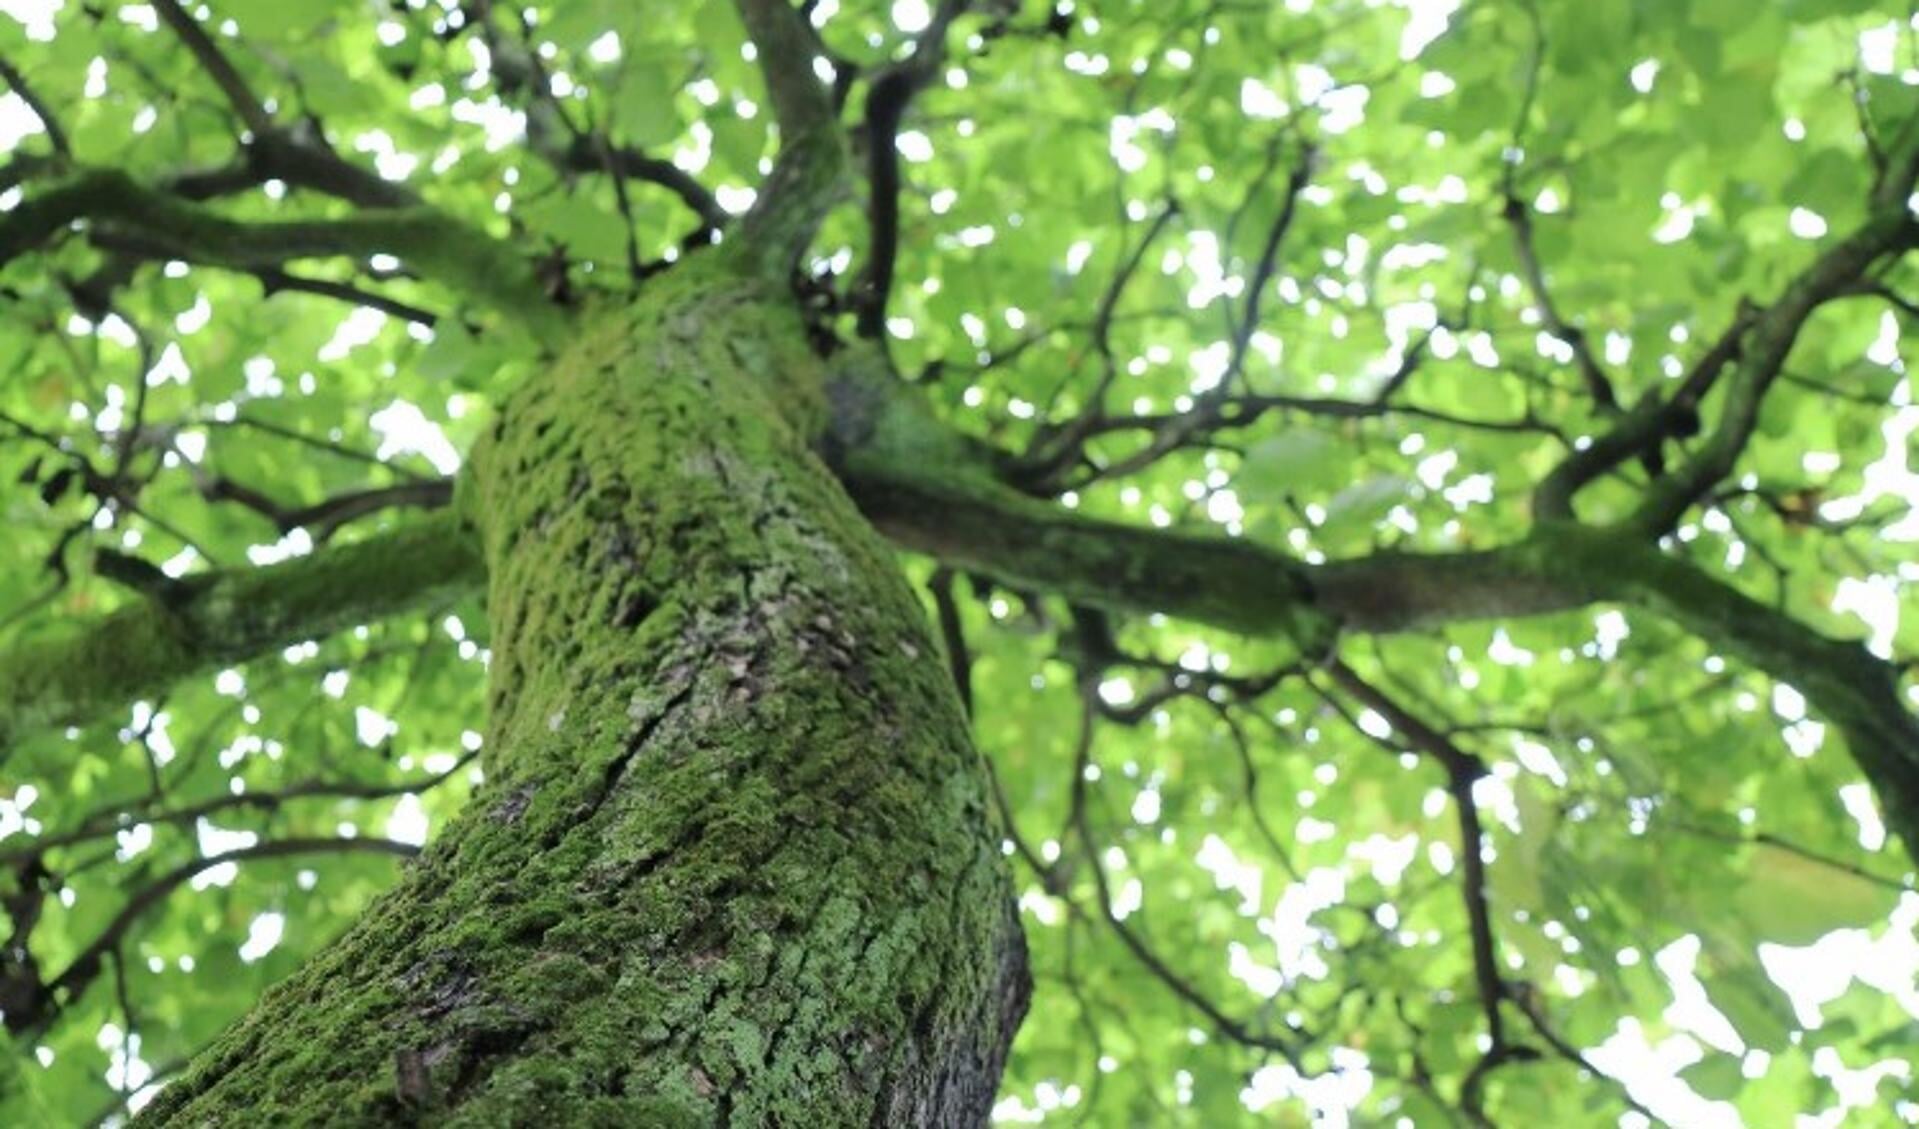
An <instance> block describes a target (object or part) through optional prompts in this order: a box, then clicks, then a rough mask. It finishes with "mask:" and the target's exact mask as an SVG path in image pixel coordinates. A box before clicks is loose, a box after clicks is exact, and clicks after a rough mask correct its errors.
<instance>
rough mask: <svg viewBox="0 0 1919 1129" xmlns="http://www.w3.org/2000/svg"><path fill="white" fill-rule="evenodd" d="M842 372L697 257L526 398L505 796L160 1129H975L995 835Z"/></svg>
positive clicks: (488, 539) (472, 489)
mask: <svg viewBox="0 0 1919 1129" xmlns="http://www.w3.org/2000/svg"><path fill="white" fill-rule="evenodd" d="M722 261H723V260H715V262H716V263H718V262H722ZM820 383H821V382H820V375H819V362H818V360H817V359H816V358H814V357H813V356H812V355H811V353H810V352H809V350H808V349H807V348H806V344H805V341H804V338H803V336H802V331H801V326H800V323H799V320H798V318H797V316H796V315H795V314H794V312H793V311H792V309H791V306H790V302H788V301H784V300H776V299H773V298H770V297H769V296H768V295H766V294H764V293H762V292H761V291H760V290H759V289H758V288H757V284H753V283H749V282H746V281H742V280H740V279H738V278H736V277H734V276H731V275H729V274H726V273H724V272H723V270H721V269H720V268H719V267H717V266H715V267H704V266H700V267H695V266H692V265H689V266H688V267H685V268H682V269H681V270H676V271H674V272H672V274H670V275H667V276H665V277H663V278H661V279H659V280H657V282H656V283H653V284H649V286H648V288H647V290H646V293H645V295H644V296H643V297H642V298H641V300H640V301H639V302H638V303H637V304H635V305H633V306H630V307H627V308H621V309H611V310H606V311H603V312H601V313H600V314H598V315H596V316H592V317H589V318H588V319H586V320H585V321H584V322H583V329H582V332H581V335H580V338H579V339H578V340H577V341H576V342H574V343H573V344H572V345H571V346H570V347H569V348H568V349H567V350H566V352H565V354H564V355H563V357H562V358H561V359H560V361H559V362H558V363H557V364H555V365H554V366H553V367H552V368H551V370H550V371H549V372H547V373H546V374H544V375H543V376H542V377H540V378H536V379H535V380H532V381H530V382H528V383H527V384H526V385H525V386H524V387H523V388H521V389H519V390H518V391H517V392H516V393H515V394H514V396H513V397H512V398H511V400H510V401H509V402H508V403H506V404H505V405H503V407H502V410H501V412H500V415H499V418H498V422H497V425H496V427H495V429H494V431H493V433H492V434H491V435H490V436H489V438H488V439H487V441H486V442H484V443H483V444H482V445H481V448H480V449H479V450H478V451H477V452H476V453H475V455H474V457H473V461H472V464H471V467H470V473H469V477H468V480H467V481H466V482H465V483H464V484H463V487H462V489H463V495H462V503H461V504H462V507H463V511H464V512H465V513H466V514H467V515H468V517H469V519H470V521H471V522H472V524H473V525H474V526H475V527H476V528H477V530H478V533H479V536H480V538H481V541H482V543H483V546H484V555H485V559H486V562H487V567H488V572H489V577H490V579H489V614H490V618H491V620H492V631H493V637H492V660H491V672H490V679H491V691H490V700H489V705H490V716H489V719H488V758H489V759H488V761H487V765H486V767H487V773H488V783H487V785H486V787H485V789H484V790H483V791H482V792H481V793H480V794H478V795H476V796H475V798H474V800H473V802H472V803H471V804H470V806H469V807H468V808H467V810H466V811H465V812H464V813H463V814H462V815H461V816H460V817H459V818H458V819H457V820H455V821H454V822H453V823H452V824H451V825H449V826H448V827H447V828H446V829H445V830H444V832H443V833H442V834H441V835H440V836H439V838H438V840H437V841H436V842H435V843H434V844H433V846H432V847H431V848H430V849H429V850H428V851H427V853H426V854H425V856H424V857H423V858H422V859H421V860H420V861H419V862H418V864H417V865H416V866H415V867H414V868H413V869H411V870H410V871H409V872H408V874H407V875H406V876H405V878H404V879H403V881H402V882H401V884H400V886H399V887H398V888H397V889H395V890H394V891H392V892H391V893H389V894H388V895H386V896H385V897H384V898H383V899H381V900H380V901H379V902H378V903H377V905H376V906H375V907H374V908H373V909H372V910H371V911H370V912H369V913H368V914H366V915H365V917H364V918H363V919H362V920H361V921H360V922H359V923H358V924H357V925H356V926H355V927H354V928H353V929H352V930H351V931H350V932H349V933H348V934H347V935H346V936H345V937H343V938H342V939H341V940H340V941H339V942H338V943H336V944H335V945H333V946H332V947H331V948H330V949H329V950H328V951H327V952H326V953H324V954H323V955H322V956H321V957H320V958H319V959H317V960H315V961H313V962H311V963H310V964H309V965H308V966H307V967H305V968H304V969H302V970H301V971H300V972H299V973H298V974H297V975H296V976H295V977H294V978H293V979H292V980H291V981H290V982H288V983H286V984H284V985H283V986H281V987H280V988H278V989H276V990H275V991H274V992H272V993H271V994H270V995H269V996H268V997H267V998H266V999H265V1000H264V1001H263V1002H262V1004H261V1005H260V1006H259V1007H258V1008H257V1009H256V1010H255V1012H254V1013H253V1014H252V1015H251V1016H250V1017H248V1018H247V1019H246V1020H245V1021H244V1022H242V1023H241V1024H240V1025H238V1026H237V1027H236V1028H234V1029H233V1030H231V1031H230V1032H228V1033H227V1034H226V1035H225V1036H224V1037H223V1038H222V1040H221V1041H220V1042H219V1043H218V1044H217V1045H216V1046H215V1047H214V1048H213V1049H212V1050H211V1052H210V1053H208V1054H207V1055H204V1056H202V1058H201V1059H200V1061H199V1063H198V1065H197V1066H196V1069H195V1070H194V1071H193V1073H192V1074H190V1075H189V1076H188V1077H186V1078H185V1079H183V1080H182V1081H180V1082H178V1083H176V1084H175V1085H173V1086H171V1087H169V1088H168V1089H167V1090H165V1091H164V1092H163V1093H162V1094H161V1095H160V1097H159V1098H158V1099H157V1100H156V1101H155V1103H154V1104H153V1106H152V1107H151V1108H150V1109H149V1110H148V1111H147V1113H146V1114H145V1115H144V1117H143V1121H145V1122H147V1123H166V1124H176V1123H177V1124H193V1125H200V1124H216V1125H219V1124H242V1123H245V1124H291V1123H313V1122H329V1123H338V1124H377V1123H409V1122H415V1121H420V1122H429V1123H447V1124H472V1125H483V1124H484V1125H506V1124H514V1125H534V1124H538V1125H556V1124H585V1123H592V1124H599V1125H656V1124H657V1125H681V1124H686V1125H705V1124H715V1123H735V1124H741V1125H776V1124H783V1125H796V1126H823V1125H845V1124H862V1125H863V1124H928V1125H932V1124H937V1125H959V1124H973V1123H980V1122H983V1121H984V1120H985V1118H986V1115H987V1111H988V1109H989V1107H990V1105H991V1102H992V1100H993V1094H994V1090H995V1088H996V1086H997V1084H998V1081H999V1075H1000V1068H1001V1065H1002V1062H1003V1060H1004V1056H1005V1053H1006V1048H1007V1045H1008V1043H1009V1042H1010V1040H1011V1038H1012V1034H1013V1031H1014V1029H1015V1028H1016V1026H1017V1025H1018V1022H1019V1019H1020V1017H1021V1015H1022V1013H1023V1011H1024V1009H1025V1002H1026V997H1027V990H1028V979H1027V972H1026V967H1025V958H1024V949H1023V946H1022V942H1021V939H1020V936H1019V931H1018V923H1017V920H1016V918H1015V915H1014V912H1013V908H1012V903H1011V899H1010V895H1009V887H1008V884H1007V882H1006V879H1005V877H1004V874H1003V871H1002V869H1001V866H1000V852H999V849H998V848H999V836H998V834H997V832H996V831H995V829H994V827H993V825H992V820H991V817H990V816H989V814H988V808H987V804H986V790H985V788H984V781H983V771H984V770H983V767H982V765H981V764H980V762H979V761H978V759H977V756H976V754H975V752H974V751H973V749H972V748H971V746H970V744H969V743H968V738H967V735H966V729H965V725H964V722H963V719H962V717H961V716H960V712H959V709H958V705H957V699H956V696H955V694H954V692H953V689H952V687H951V686H950V684H949V683H948V682H947V681H946V676H945V674H944V670H943V667H942V665H941V663H940V662H939V659H938V656H937V654H936V653H935V644H934V643H933V641H932V640H931V639H930V638H929V637H928V635H927V633H926V629H925V625H924V616H923V614H922V612H921V609H920V607H919V606H918V605H917V603H916V602H915V600H914V598H913V595H912V593H911V592H910V590H909V589H908V588H907V586H906V585H905V583H904V581H903V579H902V578H901V576H900V575H899V573H898V571H897V569H896V567H895V566H894V564H893V562H892V560H891V558H890V555H889V553H888V551H887V550H886V549H885V548H884V547H883V546H882V544H881V543H880V542H879V541H878V539H877V538H876V536H875V535H874V534H873V533H872V532H871V531H870V530H869V529H868V527H867V526H866V524H865V523H864V521H863V520H862V519H861V518H860V516H859V515H858V514H857V512H856V511H855V510H854V508H853V507H852V505H851V504H850V503H849V502H848V501H847V499H846V498H845V496H844V494H843V493H842V491H841V489H840V487H839V485H838V483H837V482H836V480H835V479H834V478H833V476H832V475H831V474H830V473H829V472H828V471H827V470H826V468H825V467H824V466H823V465H821V463H820V462H819V461H818V459H816V458H815V456H814V454H813V453H812V447H813V445H814V444H813V436H814V435H815V434H816V433H817V430H818V428H819V426H820V424H821V422H822V420H821V417H820V414H819V411H820V404H821V402H822V399H821V397H820V394H819V387H820Z"/></svg>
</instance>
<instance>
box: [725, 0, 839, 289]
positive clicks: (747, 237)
mask: <svg viewBox="0 0 1919 1129" xmlns="http://www.w3.org/2000/svg"><path fill="white" fill-rule="evenodd" d="M733 7H734V9H735V10H736V11H737V12H738V13H739V16H740V22H741V23H743V24H745V25H746V35H747V38H748V39H749V40H750V41H751V42H752V44H753V49H754V51H755V53H756V56H757V59H758V62H759V67H760V74H761V75H762V76H764V78H765V80H766V91H767V97H768V99H769V100H770V101H771V102H772V106H773V118H774V120H775V121H777V122H778V123H779V127H780V155H779V157H778V158H777V159H776V160H775V161H774V162H773V171H772V172H771V173H768V174H767V177H766V179H765V180H764V181H762V182H761V184H760V186H759V196H758V198H757V199H755V200H754V202H753V207H752V208H751V209H749V210H748V211H747V213H746V216H745V218H744V219H743V220H742V221H741V223H740V237H739V239H738V241H737V243H736V244H735V246H734V249H733V251H732V252H731V254H733V255H734V256H737V257H739V258H741V259H742V260H743V261H744V262H745V263H746V264H747V265H748V266H749V267H750V268H751V269H753V270H755V271H756V272H757V273H760V274H763V275H768V276H772V277H779V278H784V277H786V276H787V275H788V274H790V273H791V271H792V269H793V267H794V265H795V263H797V262H798V260H799V257H800V255H801V254H802V253H804V252H805V250H806V247H807V245H808V244H809V243H811V242H812V240H813V232H814V231H815V230H816V229H817V228H818V227H819V224H820V221H821V220H823V219H825V218H826V213H827V211H828V210H830V209H831V208H832V206H833V205H834V204H835V203H836V202H837V201H838V200H839V197H840V194H841V192H842V191H844V188H845V183H844V181H845V175H846V146H845V144H844V143H843V140H842V138H841V137H840V129H839V121H838V115H837V114H836V113H835V111H834V107H833V99H832V94H831V92H830V91H828V90H827V88H826V86H825V85H824V84H823V83H821V82H820V80H819V77H818V76H817V75H815V74H814V73H813V60H814V59H815V58H817V57H818V51H817V49H816V47H815V45H814V41H813V36H812V34H811V30H810V29H809V28H808V27H807V25H806V23H805V20H804V19H803V18H802V17H801V16H800V14H799V12H797V11H796V10H794V8H793V6H792V5H791V4H790V3H789V2H788V0H733Z"/></svg>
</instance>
